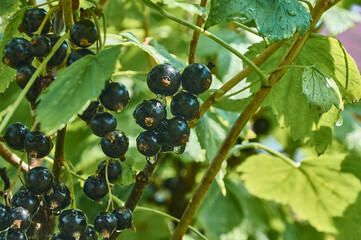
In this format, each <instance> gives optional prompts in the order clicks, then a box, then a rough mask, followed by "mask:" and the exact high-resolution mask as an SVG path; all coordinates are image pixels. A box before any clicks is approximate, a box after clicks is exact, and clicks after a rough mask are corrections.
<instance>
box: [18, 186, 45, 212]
mask: <svg viewBox="0 0 361 240" xmlns="http://www.w3.org/2000/svg"><path fill="white" fill-rule="evenodd" d="M11 206H12V207H23V208H25V209H26V210H28V211H29V213H30V214H31V215H32V216H34V215H35V213H36V212H37V211H38V210H39V206H40V200H39V198H38V196H36V195H35V194H34V193H33V192H32V191H29V190H27V189H19V190H18V191H17V192H16V193H15V194H14V196H13V198H12V199H11Z"/></svg>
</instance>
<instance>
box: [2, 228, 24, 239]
mask: <svg viewBox="0 0 361 240" xmlns="http://www.w3.org/2000/svg"><path fill="white" fill-rule="evenodd" d="M5 239H6V240H26V239H28V238H27V236H26V233H25V232H24V231H21V230H19V229H13V228H9V230H8V231H7V233H6V237H5Z"/></svg>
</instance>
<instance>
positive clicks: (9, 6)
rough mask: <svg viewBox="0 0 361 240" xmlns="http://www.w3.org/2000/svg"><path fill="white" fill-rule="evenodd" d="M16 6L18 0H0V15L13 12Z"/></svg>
mask: <svg viewBox="0 0 361 240" xmlns="http://www.w3.org/2000/svg"><path fill="white" fill-rule="evenodd" d="M18 6H19V1H18V0H0V17H2V16H4V15H7V14H9V13H13V12H14V11H15V10H16V8H17V7H18Z"/></svg>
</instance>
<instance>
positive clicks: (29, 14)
mask: <svg viewBox="0 0 361 240" xmlns="http://www.w3.org/2000/svg"><path fill="white" fill-rule="evenodd" d="M45 16H46V11H45V10H44V9H42V8H30V9H29V10H28V11H26V13H25V15H24V17H23V21H22V26H21V28H22V30H23V31H24V32H25V33H26V35H28V36H29V37H31V36H33V34H34V32H36V31H37V30H38V28H39V27H40V25H41V23H42V21H43V20H44V18H45ZM49 30H50V22H49V21H47V22H46V24H45V26H44V28H43V30H42V31H41V34H47V33H48V32H49Z"/></svg>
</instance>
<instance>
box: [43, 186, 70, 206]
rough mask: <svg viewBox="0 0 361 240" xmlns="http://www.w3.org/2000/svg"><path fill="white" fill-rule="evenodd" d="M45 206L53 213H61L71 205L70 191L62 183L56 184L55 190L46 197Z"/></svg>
mask: <svg viewBox="0 0 361 240" xmlns="http://www.w3.org/2000/svg"><path fill="white" fill-rule="evenodd" d="M44 203H45V205H46V206H47V207H48V208H49V209H50V210H52V211H60V210H63V209H64V208H66V207H67V206H69V204H70V190H69V188H68V187H67V186H66V185H65V184H64V183H61V182H54V183H53V188H52V190H51V191H49V193H48V194H46V195H44Z"/></svg>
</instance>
